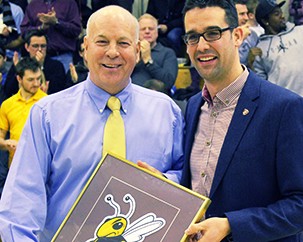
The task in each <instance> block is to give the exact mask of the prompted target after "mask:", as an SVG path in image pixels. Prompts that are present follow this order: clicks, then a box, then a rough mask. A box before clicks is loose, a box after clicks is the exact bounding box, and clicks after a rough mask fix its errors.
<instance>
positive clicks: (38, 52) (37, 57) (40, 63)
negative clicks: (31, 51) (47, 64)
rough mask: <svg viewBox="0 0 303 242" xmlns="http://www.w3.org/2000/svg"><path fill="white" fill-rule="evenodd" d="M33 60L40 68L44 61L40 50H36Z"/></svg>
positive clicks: (43, 55)
mask: <svg viewBox="0 0 303 242" xmlns="http://www.w3.org/2000/svg"><path fill="white" fill-rule="evenodd" d="M35 59H36V61H38V62H39V65H40V66H41V67H42V66H43V63H44V59H45V54H43V53H42V52H41V51H40V50H38V51H37V52H36V55H35Z"/></svg>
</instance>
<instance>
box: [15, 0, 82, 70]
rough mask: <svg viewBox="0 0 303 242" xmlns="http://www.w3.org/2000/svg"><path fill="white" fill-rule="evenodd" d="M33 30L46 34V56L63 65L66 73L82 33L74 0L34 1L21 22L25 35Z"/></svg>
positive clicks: (29, 5)
mask: <svg viewBox="0 0 303 242" xmlns="http://www.w3.org/2000/svg"><path fill="white" fill-rule="evenodd" d="M32 29H41V30H43V31H45V33H46V34H47V36H48V38H49V42H48V48H47V54H48V56H49V57H51V58H52V59H55V60H59V61H60V62H62V64H63V66H64V68H65V72H67V71H68V69H69V63H71V62H72V61H73V60H72V59H73V52H74V51H75V50H76V42H77V38H78V36H79V35H80V33H81V31H82V24H81V17H80V13H79V8H78V6H77V3H76V1H75V0H64V1H61V0H49V1H45V0H32V1H31V2H30V3H29V4H28V5H27V7H26V11H25V16H24V19H23V21H22V23H21V32H22V36H24V35H26V33H27V32H28V31H30V30H32Z"/></svg>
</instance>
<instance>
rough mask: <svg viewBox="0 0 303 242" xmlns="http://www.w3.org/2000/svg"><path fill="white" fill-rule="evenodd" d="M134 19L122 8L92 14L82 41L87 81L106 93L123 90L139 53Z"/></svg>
mask: <svg viewBox="0 0 303 242" xmlns="http://www.w3.org/2000/svg"><path fill="white" fill-rule="evenodd" d="M138 31H139V27H138V24H137V20H136V19H135V18H134V17H133V16H132V15H131V14H130V13H129V12H128V11H127V10H125V9H123V8H121V7H118V6H109V7H105V8H102V9H101V10H99V11H97V12H95V13H94V14H93V15H92V17H91V20H90V21H89V23H88V31H87V36H86V37H85V39H84V48H85V57H86V60H87V62H88V68H89V70H90V78H91V80H92V81H93V82H94V83H95V84H96V85H97V86H98V87H100V88H102V89H103V90H105V91H106V92H108V93H110V94H116V93H118V92H120V91H121V90H123V89H124V88H125V87H126V86H127V85H128V83H129V82H130V75H131V73H132V71H133V69H134V67H135V65H136V59H137V58H138V54H139V49H140V47H139V43H138Z"/></svg>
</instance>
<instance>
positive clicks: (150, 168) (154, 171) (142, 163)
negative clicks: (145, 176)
mask: <svg viewBox="0 0 303 242" xmlns="http://www.w3.org/2000/svg"><path fill="white" fill-rule="evenodd" d="M137 165H138V166H140V167H142V168H144V169H146V170H149V171H151V172H153V173H155V174H158V175H160V176H163V174H162V172H160V171H159V170H157V169H156V168H154V167H152V166H150V165H149V164H147V163H146V162H143V161H141V160H139V161H138V162H137Z"/></svg>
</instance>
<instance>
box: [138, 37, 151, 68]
mask: <svg viewBox="0 0 303 242" xmlns="http://www.w3.org/2000/svg"><path fill="white" fill-rule="evenodd" d="M140 46H141V59H142V61H143V62H144V63H145V64H146V63H147V62H148V60H149V59H151V47H150V43H149V42H148V41H147V40H145V39H143V40H140Z"/></svg>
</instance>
